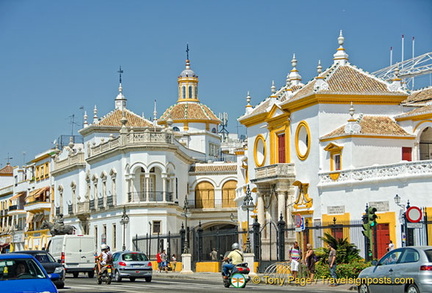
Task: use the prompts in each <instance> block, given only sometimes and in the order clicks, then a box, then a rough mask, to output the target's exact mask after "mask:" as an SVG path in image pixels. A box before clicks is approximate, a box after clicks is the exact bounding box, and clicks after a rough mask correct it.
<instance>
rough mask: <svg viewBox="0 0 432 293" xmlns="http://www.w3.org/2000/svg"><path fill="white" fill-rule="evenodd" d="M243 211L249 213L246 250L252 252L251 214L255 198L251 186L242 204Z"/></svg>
mask: <svg viewBox="0 0 432 293" xmlns="http://www.w3.org/2000/svg"><path fill="white" fill-rule="evenodd" d="M241 207H242V210H244V211H247V238H246V249H245V252H251V246H250V235H249V212H250V211H253V209H254V208H255V205H254V203H253V198H252V195H251V192H250V188H249V185H248V186H247V189H246V196H245V198H244V200H243V204H242V206H241Z"/></svg>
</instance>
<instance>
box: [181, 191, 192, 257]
mask: <svg viewBox="0 0 432 293" xmlns="http://www.w3.org/2000/svg"><path fill="white" fill-rule="evenodd" d="M182 215H183V216H184V217H185V223H186V227H185V228H186V236H185V242H184V247H183V253H189V242H188V238H189V229H188V224H187V219H188V217H190V215H191V213H190V210H189V202H188V199H187V196H186V197H185V200H184V205H183V214H182Z"/></svg>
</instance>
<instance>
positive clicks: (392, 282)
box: [358, 246, 432, 293]
mask: <svg viewBox="0 0 432 293" xmlns="http://www.w3.org/2000/svg"><path fill="white" fill-rule="evenodd" d="M358 278H359V280H358V281H359V282H361V284H360V285H359V286H358V292H359V293H377V292H386V293H388V292H393V293H397V292H401V293H420V292H422V293H426V292H432V246H408V247H402V248H398V249H394V250H392V251H389V252H388V253H387V254H386V255H384V256H383V257H382V258H381V259H380V260H379V262H378V263H377V264H376V265H375V266H372V267H369V268H366V269H364V270H363V271H361V272H360V274H359V276H358Z"/></svg>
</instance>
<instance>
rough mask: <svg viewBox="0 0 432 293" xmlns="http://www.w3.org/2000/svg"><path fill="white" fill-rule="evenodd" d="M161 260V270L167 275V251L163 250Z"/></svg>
mask: <svg viewBox="0 0 432 293" xmlns="http://www.w3.org/2000/svg"><path fill="white" fill-rule="evenodd" d="M160 258H161V261H162V264H161V269H163V270H164V271H165V273H168V256H167V254H166V253H165V250H162V253H161V254H160Z"/></svg>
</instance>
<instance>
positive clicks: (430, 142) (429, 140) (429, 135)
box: [420, 127, 432, 160]
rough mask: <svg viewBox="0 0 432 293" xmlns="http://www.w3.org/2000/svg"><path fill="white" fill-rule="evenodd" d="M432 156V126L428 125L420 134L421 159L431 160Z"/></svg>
mask: <svg viewBox="0 0 432 293" xmlns="http://www.w3.org/2000/svg"><path fill="white" fill-rule="evenodd" d="M431 156H432V128H431V127H426V128H425V129H424V130H423V132H422V133H421V135H420V160H430V159H431Z"/></svg>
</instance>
